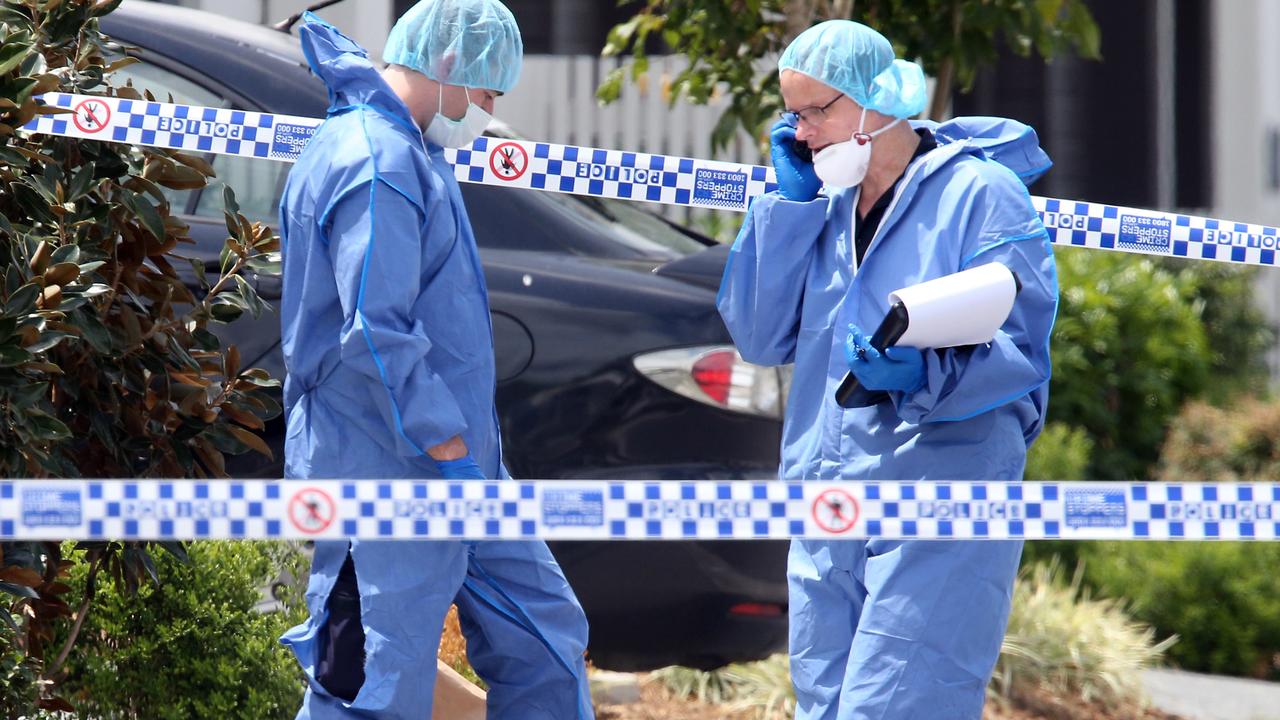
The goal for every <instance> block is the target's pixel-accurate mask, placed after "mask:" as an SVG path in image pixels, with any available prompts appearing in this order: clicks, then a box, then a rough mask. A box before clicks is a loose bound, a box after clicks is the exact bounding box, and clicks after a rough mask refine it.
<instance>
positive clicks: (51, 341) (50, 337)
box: [24, 332, 76, 355]
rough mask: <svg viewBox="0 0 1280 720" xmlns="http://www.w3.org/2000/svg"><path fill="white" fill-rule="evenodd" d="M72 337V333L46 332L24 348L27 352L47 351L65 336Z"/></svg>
mask: <svg viewBox="0 0 1280 720" xmlns="http://www.w3.org/2000/svg"><path fill="white" fill-rule="evenodd" d="M74 337H76V336H75V335H72V334H71V333H64V332H47V333H45V334H43V335H41V336H40V339H39V340H37V341H35V342H34V343H32V344H30V345H28V346H27V347H25V348H24V349H25V350H26V351H27V352H29V353H32V354H36V355H38V354H40V353H43V352H48V351H49V350H52V349H53V348H54V347H56V346H57V345H58V343H60V342H62V341H63V340H66V339H67V338H74Z"/></svg>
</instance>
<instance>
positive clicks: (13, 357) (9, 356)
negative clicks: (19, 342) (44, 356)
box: [0, 345, 32, 367]
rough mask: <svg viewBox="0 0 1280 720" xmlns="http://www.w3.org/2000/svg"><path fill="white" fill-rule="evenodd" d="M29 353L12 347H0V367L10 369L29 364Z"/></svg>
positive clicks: (30, 358) (30, 356) (30, 357)
mask: <svg viewBox="0 0 1280 720" xmlns="http://www.w3.org/2000/svg"><path fill="white" fill-rule="evenodd" d="M31 360H32V355H31V353H29V352H27V351H26V350H23V349H22V348H19V347H13V346H12V345H5V346H0V367H12V366H14V365H21V364H22V363H26V362H31Z"/></svg>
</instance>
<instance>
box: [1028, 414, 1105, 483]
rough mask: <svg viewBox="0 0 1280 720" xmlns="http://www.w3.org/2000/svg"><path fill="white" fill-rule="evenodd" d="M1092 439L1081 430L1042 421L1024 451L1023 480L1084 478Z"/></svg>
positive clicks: (1091, 451) (1090, 453)
mask: <svg viewBox="0 0 1280 720" xmlns="http://www.w3.org/2000/svg"><path fill="white" fill-rule="evenodd" d="M1092 456H1093V440H1091V439H1090V438H1089V434H1088V433H1087V432H1085V431H1084V430H1082V429H1080V428H1077V427H1071V426H1069V425H1064V424H1063V423H1055V422H1051V423H1046V424H1045V426H1044V431H1043V432H1041V433H1040V437H1038V438H1036V441H1035V444H1033V445H1032V446H1031V450H1030V451H1029V452H1028V453H1027V469H1026V472H1025V473H1024V477H1025V478H1026V479H1027V480H1056V481H1066V480H1087V479H1089V478H1088V474H1089V459H1090V458H1091V457H1092Z"/></svg>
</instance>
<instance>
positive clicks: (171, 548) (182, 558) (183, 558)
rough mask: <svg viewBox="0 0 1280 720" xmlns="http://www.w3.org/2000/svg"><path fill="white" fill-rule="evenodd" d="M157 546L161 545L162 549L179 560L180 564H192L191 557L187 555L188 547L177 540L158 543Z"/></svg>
mask: <svg viewBox="0 0 1280 720" xmlns="http://www.w3.org/2000/svg"><path fill="white" fill-rule="evenodd" d="M156 544H157V545H159V546H160V547H161V548H163V549H164V550H165V551H166V552H168V553H169V554H170V555H172V556H174V557H175V558H177V559H178V562H180V563H182V564H183V565H190V564H191V557H190V556H189V555H187V546H186V544H185V543H182V542H178V541H175V540H166V541H163V542H158V543H156Z"/></svg>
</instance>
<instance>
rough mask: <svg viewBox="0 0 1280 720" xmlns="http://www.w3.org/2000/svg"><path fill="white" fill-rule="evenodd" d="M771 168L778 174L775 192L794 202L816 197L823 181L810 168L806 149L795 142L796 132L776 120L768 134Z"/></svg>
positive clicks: (809, 159) (807, 149)
mask: <svg viewBox="0 0 1280 720" xmlns="http://www.w3.org/2000/svg"><path fill="white" fill-rule="evenodd" d="M769 142H770V150H769V154H770V155H771V156H772V157H773V169H774V171H775V172H776V173H777V175H778V191H779V192H781V193H782V197H784V198H786V199H787V200H793V201H795V202H808V201H810V200H813V199H814V198H816V197H818V190H820V189H821V188H822V181H821V180H819V179H818V174H817V173H816V172H814V169H813V155H812V153H810V152H809V148H808V146H806V145H805V144H804V143H802V142H797V141H796V129H795V128H793V127H791V125H790V124H788V123H787V121H786V120H779V121H778V122H776V123H774V124H773V128H772V129H771V130H770V131H769Z"/></svg>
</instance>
